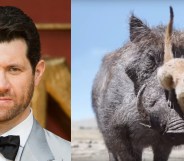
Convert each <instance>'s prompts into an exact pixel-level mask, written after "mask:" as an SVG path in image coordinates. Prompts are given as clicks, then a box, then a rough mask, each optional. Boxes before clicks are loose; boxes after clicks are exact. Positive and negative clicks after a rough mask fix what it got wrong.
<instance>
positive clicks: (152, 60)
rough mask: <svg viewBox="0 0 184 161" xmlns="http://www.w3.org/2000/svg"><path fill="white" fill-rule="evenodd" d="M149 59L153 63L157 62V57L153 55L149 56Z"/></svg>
mask: <svg viewBox="0 0 184 161" xmlns="http://www.w3.org/2000/svg"><path fill="white" fill-rule="evenodd" d="M148 59H149V61H151V62H155V57H154V56H153V55H152V54H148Z"/></svg>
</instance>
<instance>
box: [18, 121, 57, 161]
mask: <svg viewBox="0 0 184 161" xmlns="http://www.w3.org/2000/svg"><path fill="white" fill-rule="evenodd" d="M25 160H26V161H52V160H54V156H53V154H52V152H51V150H50V148H49V145H48V143H47V140H46V138H45V132H44V130H43V128H42V127H41V126H40V125H39V124H38V123H37V121H36V120H35V119H34V122H33V127H32V130H31V133H30V135H29V138H28V140H27V143H26V145H25V147H24V150H23V152H22V157H21V161H25Z"/></svg>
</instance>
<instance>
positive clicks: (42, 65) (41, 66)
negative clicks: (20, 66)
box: [34, 60, 45, 86]
mask: <svg viewBox="0 0 184 161" xmlns="http://www.w3.org/2000/svg"><path fill="white" fill-rule="evenodd" d="M44 71H45V61H44V60H40V61H39V62H38V64H37V65H36V68H35V76H34V82H35V86H37V85H38V84H39V82H40V80H41V77H42V75H43V73H44Z"/></svg>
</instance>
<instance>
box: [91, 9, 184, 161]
mask: <svg viewBox="0 0 184 161" xmlns="http://www.w3.org/2000/svg"><path fill="white" fill-rule="evenodd" d="M170 14H171V21H170V22H171V23H170V24H172V18H173V14H172V12H170ZM129 25H130V41H128V42H127V43H126V44H125V45H124V46H123V47H122V48H120V49H118V50H116V51H114V52H112V53H109V54H107V55H106V56H105V57H104V58H103V61H102V65H101V67H100V69H99V71H98V73H97V75H96V77H95V80H94V83H93V87H92V106H93V109H94V112H95V115H96V118H97V122H98V127H99V129H100V131H101V132H102V134H103V138H104V141H105V144H106V146H107V149H108V152H109V156H110V157H109V158H110V160H118V161H141V160H142V152H143V149H144V148H145V147H148V146H151V147H152V149H153V153H154V161H167V160H168V158H169V154H170V152H171V150H172V148H173V146H178V145H181V144H184V126H183V125H184V120H183V119H182V118H181V117H180V115H179V114H178V111H177V110H176V109H175V108H171V107H170V106H169V104H168V102H169V101H170V102H172V101H173V100H174V101H173V102H172V105H174V106H173V107H176V106H178V105H176V104H175V103H176V102H177V101H175V100H176V95H175V94H176V93H174V92H173V90H171V91H167V90H166V89H164V88H163V87H162V86H161V85H160V83H159V81H158V79H157V71H158V69H159V68H161V67H162V66H164V65H165V63H164V55H165V53H164V52H165V51H166V50H165V43H167V42H168V44H167V45H166V46H169V48H170V49H169V48H168V49H169V50H171V52H172V53H173V56H174V58H178V59H179V60H180V61H181V59H182V58H183V56H184V32H183V31H179V30H175V29H174V28H167V26H163V25H159V26H156V27H152V28H151V27H149V26H148V25H146V24H145V23H143V22H142V21H141V20H140V19H139V18H137V17H136V16H134V15H132V16H131V17H130V22H129ZM170 27H172V25H171V26H170ZM167 29H169V30H168V31H169V32H168V35H167V31H166V30H167ZM170 29H171V30H170ZM171 33H172V36H171ZM167 36H168V37H167ZM166 38H169V39H166ZM171 38H172V41H171ZM167 40H168V41H167ZM182 60H183V59H182ZM176 70H177V69H176ZM183 86H184V85H183ZM142 109H145V110H142ZM145 111H146V113H144V112H145ZM141 112H142V113H143V114H141ZM168 131H169V132H171V133H168ZM179 132H180V133H179Z"/></svg>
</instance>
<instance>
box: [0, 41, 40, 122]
mask: <svg viewBox="0 0 184 161" xmlns="http://www.w3.org/2000/svg"><path fill="white" fill-rule="evenodd" d="M26 53H27V45H26V42H25V41H24V40H23V39H15V40H12V41H10V42H2V43H0V122H4V121H8V120H12V119H13V118H16V117H17V116H19V115H21V113H24V111H25V109H26V108H27V107H28V106H29V103H30V100H31V98H32V95H33V91H34V86H35V84H38V82H39V79H40V73H39V67H38V69H37V67H36V70H35V74H33V73H32V68H31V65H30V62H29V60H28V59H27V57H26ZM39 63H40V62H39ZM39 63H38V64H39ZM38 66H39V65H38Z"/></svg>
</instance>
